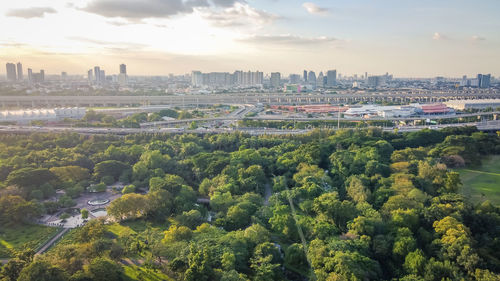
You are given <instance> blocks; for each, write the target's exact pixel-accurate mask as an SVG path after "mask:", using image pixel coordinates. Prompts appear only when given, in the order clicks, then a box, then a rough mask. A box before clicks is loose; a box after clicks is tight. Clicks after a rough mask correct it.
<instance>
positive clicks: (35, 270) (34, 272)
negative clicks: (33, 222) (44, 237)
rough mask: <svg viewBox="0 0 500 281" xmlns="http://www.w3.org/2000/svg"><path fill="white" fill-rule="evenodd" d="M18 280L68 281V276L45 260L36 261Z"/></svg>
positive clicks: (25, 269) (24, 270)
mask: <svg viewBox="0 0 500 281" xmlns="http://www.w3.org/2000/svg"><path fill="white" fill-rule="evenodd" d="M17 280H19V281H66V280H68V275H67V274H66V273H65V272H64V271H63V270H62V269H61V268H59V267H55V266H52V265H50V264H49V263H48V262H46V261H43V260H36V261H34V262H33V263H31V264H30V265H28V266H27V267H25V268H24V269H23V270H22V271H21V273H20V274H19V278H18V279H17ZM101 280H102V279H101Z"/></svg>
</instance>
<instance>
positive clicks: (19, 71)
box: [17, 62, 24, 81]
mask: <svg viewBox="0 0 500 281" xmlns="http://www.w3.org/2000/svg"><path fill="white" fill-rule="evenodd" d="M23 79H24V75H23V65H22V64H21V63H20V62H18V63H17V80H19V81H22V80H23Z"/></svg>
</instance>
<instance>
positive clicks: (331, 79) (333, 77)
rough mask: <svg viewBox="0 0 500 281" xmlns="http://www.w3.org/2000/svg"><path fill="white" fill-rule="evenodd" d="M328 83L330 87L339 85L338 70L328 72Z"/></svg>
mask: <svg viewBox="0 0 500 281" xmlns="http://www.w3.org/2000/svg"><path fill="white" fill-rule="evenodd" d="M326 83H327V84H326V85H327V86H328V87H333V86H335V85H337V70H328V72H327V73H326Z"/></svg>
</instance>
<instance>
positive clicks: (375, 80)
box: [368, 76, 382, 88]
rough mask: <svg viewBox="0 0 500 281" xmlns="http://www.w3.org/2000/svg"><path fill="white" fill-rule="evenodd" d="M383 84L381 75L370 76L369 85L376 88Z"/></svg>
mask: <svg viewBox="0 0 500 281" xmlns="http://www.w3.org/2000/svg"><path fill="white" fill-rule="evenodd" d="M381 84H382V77H381V76H370V77H368V86H369V87H372V88H376V87H378V86H380V85H381Z"/></svg>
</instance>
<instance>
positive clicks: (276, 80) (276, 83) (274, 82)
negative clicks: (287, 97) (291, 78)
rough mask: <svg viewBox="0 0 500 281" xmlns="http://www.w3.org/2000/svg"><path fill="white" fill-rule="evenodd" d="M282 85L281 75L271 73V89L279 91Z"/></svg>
mask: <svg viewBox="0 0 500 281" xmlns="http://www.w3.org/2000/svg"><path fill="white" fill-rule="evenodd" d="M280 85H281V73H279V72H273V73H271V88H274V89H278V88H279V87H280Z"/></svg>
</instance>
